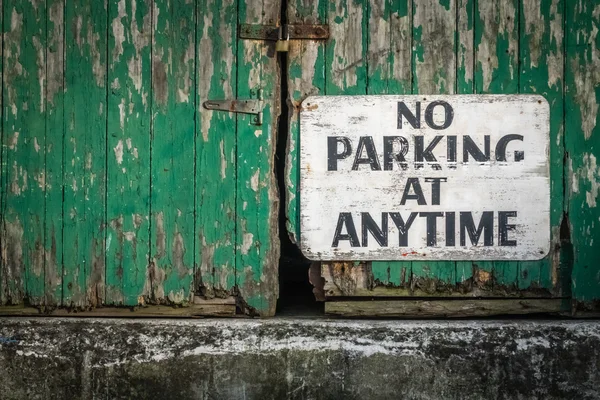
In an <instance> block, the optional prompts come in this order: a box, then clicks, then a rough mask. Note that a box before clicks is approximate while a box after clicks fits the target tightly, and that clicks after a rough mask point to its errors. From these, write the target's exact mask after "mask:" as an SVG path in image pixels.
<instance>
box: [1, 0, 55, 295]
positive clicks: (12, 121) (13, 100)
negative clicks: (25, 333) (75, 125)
mask: <svg viewBox="0 0 600 400" xmlns="http://www.w3.org/2000/svg"><path fill="white" fill-rule="evenodd" d="M3 6H4V13H3V19H4V30H5V35H4V61H3V62H4V74H3V89H2V90H3V97H4V107H3V113H4V118H3V121H2V125H3V135H4V143H3V144H4V146H6V147H5V153H4V155H5V157H4V159H3V163H4V164H5V168H6V178H5V182H6V186H5V196H4V204H3V207H4V210H3V211H4V212H3V216H4V224H3V237H4V244H3V255H2V259H3V262H4V271H5V275H4V276H5V278H4V279H5V285H4V286H5V290H4V293H5V298H6V302H7V303H8V304H19V303H22V302H23V301H27V302H28V303H30V304H34V305H40V304H42V303H43V301H44V243H45V238H44V213H45V190H46V181H45V173H46V171H45V165H44V159H45V150H46V146H45V128H46V127H45V125H46V124H45V117H44V112H45V106H46V102H45V94H46V92H45V80H46V65H45V50H44V46H45V44H46V29H45V27H46V7H45V5H44V4H31V3H29V2H27V3H26V2H21V1H16V0H15V1H5V2H4V4H3Z"/></svg>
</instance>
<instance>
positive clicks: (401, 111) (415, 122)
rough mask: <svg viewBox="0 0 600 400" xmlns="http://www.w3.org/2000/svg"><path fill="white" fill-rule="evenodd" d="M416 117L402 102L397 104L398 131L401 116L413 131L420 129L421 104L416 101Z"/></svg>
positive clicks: (400, 124)
mask: <svg viewBox="0 0 600 400" xmlns="http://www.w3.org/2000/svg"><path fill="white" fill-rule="evenodd" d="M415 111H416V112H417V115H415V114H413V113H412V112H411V111H410V110H409V109H408V107H406V104H404V102H403V101H400V102H398V129H402V125H403V124H402V116H404V117H405V118H406V120H407V121H408V123H409V124H411V125H412V127H413V128H415V129H420V128H421V102H420V101H417V105H416V110H415Z"/></svg>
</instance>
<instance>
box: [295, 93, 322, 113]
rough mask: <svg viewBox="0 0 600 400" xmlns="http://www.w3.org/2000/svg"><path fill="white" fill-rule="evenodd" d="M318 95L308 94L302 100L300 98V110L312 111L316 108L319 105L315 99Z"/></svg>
mask: <svg viewBox="0 0 600 400" xmlns="http://www.w3.org/2000/svg"><path fill="white" fill-rule="evenodd" d="M319 97H320V96H308V97H307V98H305V99H304V100H302V103H301V104H300V112H302V111H314V110H316V109H317V108H319V105H318V103H317V99H318V98H319Z"/></svg>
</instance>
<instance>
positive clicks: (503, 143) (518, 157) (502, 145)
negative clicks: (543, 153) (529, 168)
mask: <svg viewBox="0 0 600 400" xmlns="http://www.w3.org/2000/svg"><path fill="white" fill-rule="evenodd" d="M513 140H520V141H523V136H522V135H506V136H503V137H502V138H500V140H498V143H497V144H496V161H506V147H507V146H508V144H509V143H510V142H512V141H513ZM524 158H525V153H524V152H522V151H515V161H523V159H524Z"/></svg>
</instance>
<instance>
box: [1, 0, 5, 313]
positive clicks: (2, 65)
mask: <svg viewBox="0 0 600 400" xmlns="http://www.w3.org/2000/svg"><path fill="white" fill-rule="evenodd" d="M0 10H4V8H3V3H2V0H0ZM0 32H2V33H3V34H4V18H3V17H2V18H0ZM3 49H4V40H0V54H2V55H4V51H3ZM3 76H4V57H0V82H3V79H2V77H3ZM0 90H2V89H0ZM2 99H3V96H1V95H0V110H3V101H2ZM2 127H3V125H2V123H0V306H2V305H4V304H5V303H6V289H5V287H6V279H5V278H6V275H7V274H6V272H5V271H4V269H5V261H4V257H3V256H4V253H5V251H4V245H5V239H4V211H5V209H4V196H5V191H6V189H5V188H6V187H7V185H6V174H7V168H6V159H5V157H6V149H5V147H6V146H5V145H4V143H5V142H4V133H3V129H2Z"/></svg>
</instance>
